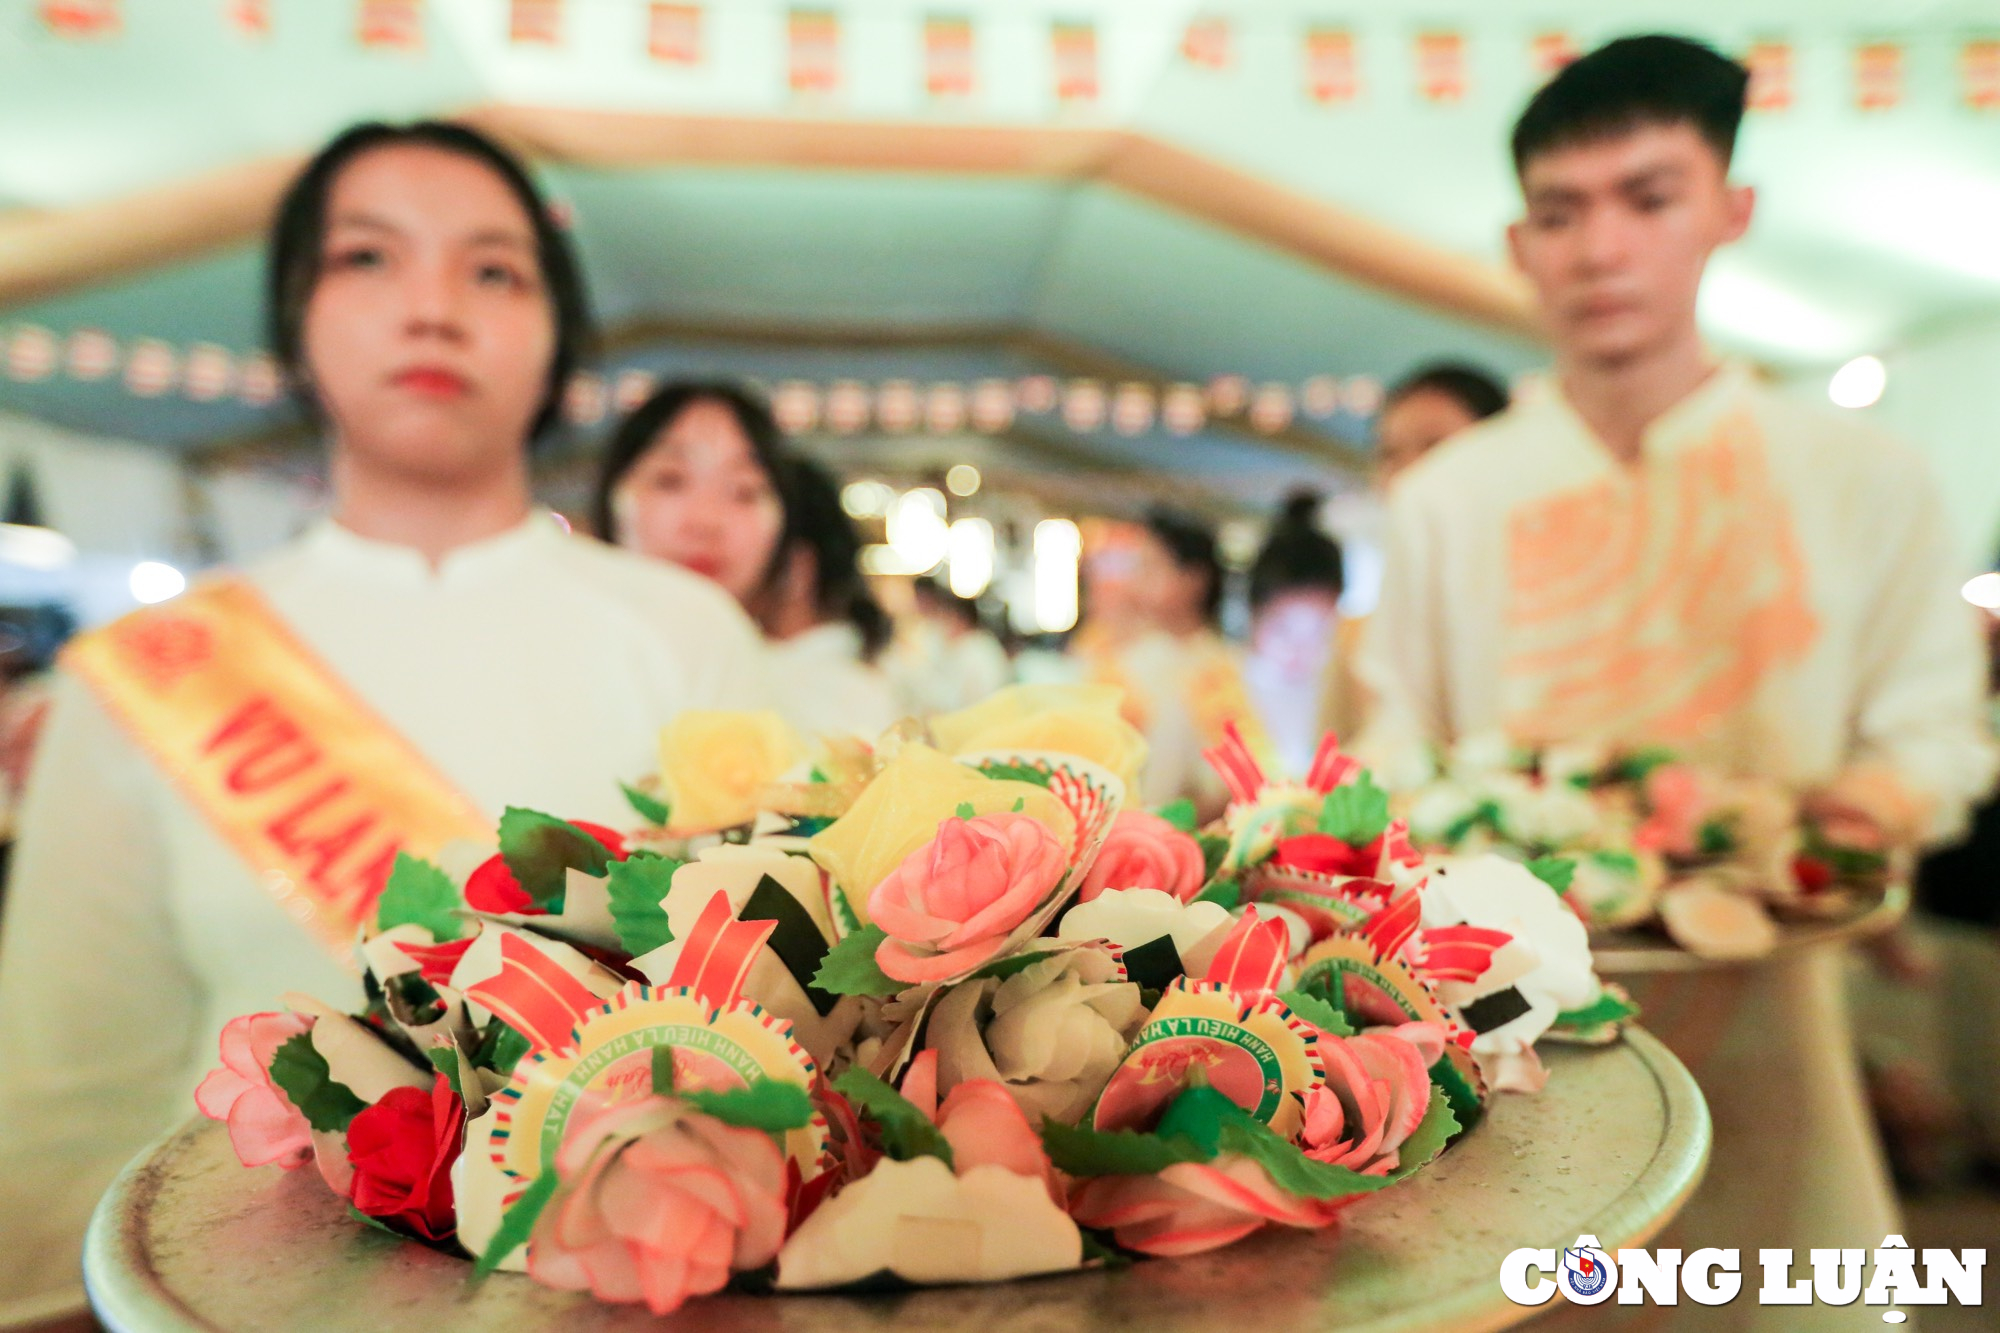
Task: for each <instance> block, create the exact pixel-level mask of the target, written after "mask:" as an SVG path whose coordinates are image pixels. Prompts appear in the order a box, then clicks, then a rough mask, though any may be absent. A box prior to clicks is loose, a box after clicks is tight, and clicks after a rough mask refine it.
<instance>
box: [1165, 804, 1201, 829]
mask: <svg viewBox="0 0 2000 1333" xmlns="http://www.w3.org/2000/svg"><path fill="white" fill-rule="evenodd" d="M1160 818H1162V819H1164V820H1166V821H1167V822H1168V823H1169V824H1172V825H1173V826H1174V827H1175V828H1177V829H1179V830H1180V831H1181V832H1183V833H1193V832H1194V831H1195V830H1196V829H1197V828H1199V827H1201V825H1200V822H1199V821H1198V820H1197V819H1196V817H1195V812H1194V802H1193V801H1190V800H1188V799H1187V798H1186V797H1182V798H1181V799H1180V800H1178V801H1173V802H1171V803H1169V804H1167V805H1163V806H1161V807H1160Z"/></svg>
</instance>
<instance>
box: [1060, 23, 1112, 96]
mask: <svg viewBox="0 0 2000 1333" xmlns="http://www.w3.org/2000/svg"><path fill="white" fill-rule="evenodd" d="M1049 55H1050V58H1051V60H1052V62H1053V64H1054V67H1055V89H1056V101H1057V102H1059V103H1062V104H1064V105H1068V106H1074V105H1079V104H1086V103H1091V102H1095V101H1096V100H1097V99H1098V95H1099V92H1100V89H1099V87H1098V81H1097V26H1096V25H1095V24H1092V23H1076V22H1067V21H1064V20H1060V19H1059V20H1057V21H1056V22H1054V23H1052V24H1050V25H1049Z"/></svg>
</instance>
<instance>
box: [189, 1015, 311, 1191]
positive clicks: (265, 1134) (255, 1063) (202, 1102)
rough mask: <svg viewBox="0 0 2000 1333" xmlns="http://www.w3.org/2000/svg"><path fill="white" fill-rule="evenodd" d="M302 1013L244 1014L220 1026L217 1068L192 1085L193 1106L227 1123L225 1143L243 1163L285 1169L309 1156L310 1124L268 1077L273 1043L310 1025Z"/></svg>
mask: <svg viewBox="0 0 2000 1333" xmlns="http://www.w3.org/2000/svg"><path fill="white" fill-rule="evenodd" d="M312 1025H313V1021H312V1019H311V1018H310V1017H309V1016H307V1015H305V1014H245V1015H244V1016H243V1017H241V1018H232V1019H230V1020H229V1022H228V1023H227V1024H225V1025H224V1027H223V1029H222V1042H221V1045H222V1068H220V1069H212V1070H210V1071H209V1073H208V1077H206V1078H204V1079H203V1080H202V1081H201V1086H200V1087H198V1088H196V1089H195V1092H194V1101H195V1105H196V1106H198V1107H200V1108H201V1113H202V1114H203V1115H205V1116H207V1117H208V1118H209V1119H210V1120H220V1121H222V1122H224V1123H225V1124H227V1125H228V1126H229V1146H230V1147H232V1148H234V1149H236V1156H237V1158H238V1160H240V1161H241V1162H242V1163H243V1165H245V1166H264V1165H266V1164H267V1163H270V1162H276V1163H277V1164H278V1165H279V1166H282V1167H284V1168H285V1170H287V1171H290V1170H293V1169H295V1168H297V1167H301V1166H304V1165H305V1164H306V1162H307V1161H308V1160H310V1159H311V1157H312V1155H313V1141H312V1126H311V1125H309V1124H307V1123H306V1118H305V1116H304V1115H302V1114H300V1113H299V1110H298V1108H297V1107H295V1106H293V1105H292V1103H291V1101H290V1100H289V1099H288V1098H287V1097H286V1096H285V1094H284V1091H283V1090H282V1089H280V1088H279V1087H278V1086H277V1085H276V1084H274V1083H272V1082H271V1061H272V1059H273V1058H274V1057H275V1056H276V1055H277V1054H278V1048H279V1047H280V1046H283V1045H284V1044H285V1043H286V1042H288V1041H290V1040H291V1039H292V1038H293V1037H296V1036H298V1035H299V1034H300V1033H301V1032H306V1031H309V1030H311V1028H312Z"/></svg>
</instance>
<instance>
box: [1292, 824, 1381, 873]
mask: <svg viewBox="0 0 2000 1333" xmlns="http://www.w3.org/2000/svg"><path fill="white" fill-rule="evenodd" d="M1382 844H1383V839H1382V838H1376V839H1375V840H1374V841H1373V842H1371V843H1368V844H1367V845H1365V846H1361V847H1356V846H1354V845H1352V844H1351V843H1345V842H1342V841H1341V840H1340V839H1339V838H1336V837H1334V836H1333V835H1332V834H1329V833H1300V834H1297V835H1295V836H1293V837H1290V838H1280V839H1279V840H1278V842H1277V844H1276V846H1275V848H1274V849H1273V851H1272V854H1271V864H1272V865H1273V866H1276V867H1277V868H1279V869H1281V870H1299V871H1303V872H1305V873H1306V874H1309V875H1342V876H1360V877H1364V878H1373V877H1374V875H1375V874H1376V872H1377V871H1378V870H1379V869H1380V867H1381V865H1382Z"/></svg>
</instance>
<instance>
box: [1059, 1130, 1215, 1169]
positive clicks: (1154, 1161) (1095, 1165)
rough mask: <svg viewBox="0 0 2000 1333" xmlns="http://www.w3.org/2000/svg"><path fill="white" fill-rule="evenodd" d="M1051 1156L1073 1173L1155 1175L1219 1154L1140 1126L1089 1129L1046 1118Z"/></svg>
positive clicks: (1185, 1140)
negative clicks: (1143, 1130) (1204, 1150)
mask: <svg viewBox="0 0 2000 1333" xmlns="http://www.w3.org/2000/svg"><path fill="white" fill-rule="evenodd" d="M1042 1147H1044V1148H1045V1149H1047V1150H1048V1154H1049V1160H1050V1161H1051V1162H1053V1163H1054V1164H1055V1165H1056V1168H1057V1169H1058V1170H1061V1171H1066V1172H1068V1173H1069V1174H1070V1175H1072V1176H1155V1175H1158V1174H1159V1173H1160V1172H1162V1171H1164V1170H1166V1169H1167V1168H1168V1167H1170V1166H1172V1165H1174V1164H1175V1163H1177V1162H1206V1161H1208V1160H1209V1159H1210V1158H1212V1157H1214V1156H1215V1154H1214V1153H1211V1152H1203V1151H1202V1150H1201V1145H1199V1144H1197V1143H1195V1142H1193V1141H1192V1140H1190V1139H1187V1138H1182V1137H1178V1136H1176V1137H1174V1138H1167V1137H1166V1136H1164V1135H1160V1134H1141V1133H1139V1132H1138V1131H1136V1130H1130V1129H1117V1130H1102V1129H1086V1128H1085V1127H1083V1126H1082V1125H1065V1124H1062V1123H1060V1122H1058V1121H1055V1120H1044V1121H1042Z"/></svg>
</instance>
